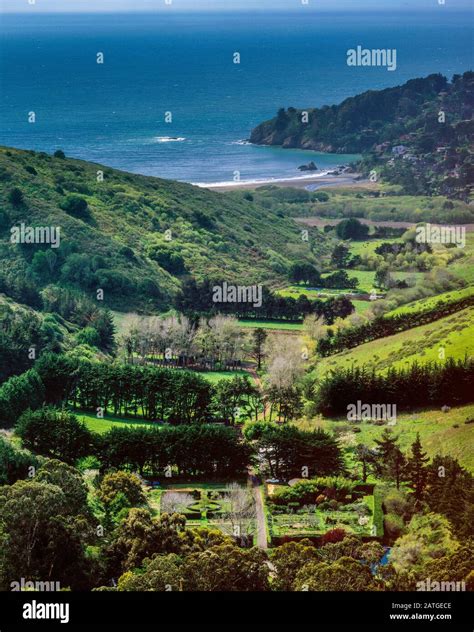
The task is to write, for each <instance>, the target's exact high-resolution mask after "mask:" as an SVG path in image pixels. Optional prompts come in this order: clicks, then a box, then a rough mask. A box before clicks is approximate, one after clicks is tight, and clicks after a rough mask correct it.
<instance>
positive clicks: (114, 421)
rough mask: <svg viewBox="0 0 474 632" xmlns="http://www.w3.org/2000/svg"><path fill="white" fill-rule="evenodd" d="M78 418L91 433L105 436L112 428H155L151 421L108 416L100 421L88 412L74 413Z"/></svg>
mask: <svg viewBox="0 0 474 632" xmlns="http://www.w3.org/2000/svg"><path fill="white" fill-rule="evenodd" d="M72 412H73V413H74V414H75V415H77V417H78V418H79V419H80V420H81V421H83V422H84V423H85V424H86V426H87V427H88V428H89V430H90V431H91V432H97V433H98V434H104V433H106V432H108V431H109V430H112V428H120V427H124V426H127V427H129V428H136V427H138V426H149V427H151V426H154V425H156V424H153V423H151V422H149V421H140V420H137V419H126V418H124V417H114V416H113V415H106V416H105V417H104V418H103V419H99V418H98V417H96V415H93V414H92V413H87V412H82V411H80V412H77V411H74V410H73V411H72Z"/></svg>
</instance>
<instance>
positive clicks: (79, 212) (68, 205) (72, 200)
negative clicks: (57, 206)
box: [61, 194, 92, 222]
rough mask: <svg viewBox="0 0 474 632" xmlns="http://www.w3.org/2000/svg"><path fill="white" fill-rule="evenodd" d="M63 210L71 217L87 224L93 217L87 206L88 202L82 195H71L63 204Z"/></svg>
mask: <svg viewBox="0 0 474 632" xmlns="http://www.w3.org/2000/svg"><path fill="white" fill-rule="evenodd" d="M61 208H62V209H63V210H64V211H66V213H68V214H69V215H72V216H73V217H75V218H77V219H81V220H83V221H85V222H87V221H89V220H90V219H91V217H92V215H91V212H90V209H89V207H88V205H87V200H85V199H84V198H82V197H81V196H80V195H76V194H69V195H68V196H67V197H66V199H65V200H64V202H63V203H62V204H61Z"/></svg>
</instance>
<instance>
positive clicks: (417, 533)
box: [390, 513, 459, 573]
mask: <svg viewBox="0 0 474 632" xmlns="http://www.w3.org/2000/svg"><path fill="white" fill-rule="evenodd" d="M458 546H459V544H458V542H457V541H456V540H455V539H454V538H453V536H452V534H451V525H450V524H449V522H448V520H447V518H445V517H444V516H441V515H439V514H433V513H429V514H425V515H419V514H417V515H415V516H414V517H413V518H412V519H411V521H410V523H409V525H408V529H407V533H406V535H403V536H402V537H401V538H398V540H397V541H396V542H395V544H394V546H393V548H392V551H391V553H390V562H391V563H392V564H393V566H394V568H395V570H396V571H397V572H405V573H409V572H411V571H417V570H418V569H419V568H420V567H421V566H422V565H423V564H425V563H426V562H427V561H429V560H434V559H438V558H440V557H443V556H446V555H449V554H451V553H453V552H454V551H456V549H457V548H458Z"/></svg>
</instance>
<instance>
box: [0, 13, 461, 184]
mask: <svg viewBox="0 0 474 632" xmlns="http://www.w3.org/2000/svg"><path fill="white" fill-rule="evenodd" d="M471 24H472V22H471V16H470V15H469V14H465V13H460V12H455V11H454V12H453V11H450V10H449V9H446V8H444V9H443V10H441V11H440V10H439V7H438V6H437V7H436V10H433V11H425V12H424V13H411V12H407V11H406V10H403V11H402V10H401V11H400V13H399V14H392V13H388V12H387V11H385V12H383V13H357V12H354V13H352V14H348V13H347V12H346V13H325V14H321V15H317V14H314V13H313V14H308V15H302V14H300V13H293V14H274V15H271V14H267V13H265V14H251V15H249V14H243V13H235V14H233V13H230V14H221V15H217V14H201V15H198V14H195V15H189V14H187V15H177V14H174V15H173V14H165V15H163V14H154V15H152V14H150V15H145V14H134V15H130V14H128V15H126V14H121V15H120V14H117V15H84V14H82V15H40V14H38V15H21V16H19V15H4V16H2V17H1V34H0V144H2V145H9V146H14V147H19V148H25V149H36V150H43V151H48V152H51V151H54V150H56V149H58V148H62V149H63V150H64V151H65V152H66V154H67V155H68V156H72V157H76V158H82V159H86V160H91V161H94V162H99V163H103V164H106V165H109V166H112V167H117V168H120V169H125V170H128V171H132V172H136V173H142V174H147V175H155V176H160V177H164V178H172V179H176V180H182V181H186V182H194V183H211V182H227V181H232V180H233V179H234V177H235V175H236V172H239V174H240V178H241V179H242V180H245V181H247V180H264V179H271V178H282V177H297V176H298V175H299V172H298V170H297V167H298V166H299V165H301V164H302V163H305V162H308V161H309V160H314V161H315V162H316V164H317V165H318V167H319V168H320V169H328V168H331V167H334V166H335V165H339V164H343V163H345V162H348V161H349V160H351V157H350V156H331V155H321V154H315V153H314V152H302V151H298V150H283V149H280V148H271V147H255V146H252V145H249V144H246V143H244V142H242V141H244V140H245V139H247V138H248V137H249V135H250V131H251V129H252V128H253V127H254V126H255V125H256V124H258V123H259V122H261V121H264V120H267V119H269V118H271V117H272V116H274V114H275V113H276V111H277V109H278V108H279V107H288V106H294V107H302V108H304V107H318V106H322V105H324V104H333V103H339V102H341V101H342V100H343V99H344V98H346V97H348V96H352V95H355V94H357V93H360V92H362V91H364V90H367V89H379V88H384V87H388V86H393V85H398V84H401V83H403V82H405V81H406V80H408V79H410V78H414V77H419V76H425V75H427V74H430V73H433V72H441V73H443V74H445V75H447V76H449V77H451V76H452V75H453V74H454V73H462V72H464V71H466V70H469V69H471V68H472V66H473V64H472V34H471V31H470V28H471V27H470V25H471ZM357 45H361V46H363V47H366V48H391V49H392V48H396V49H397V69H396V71H394V72H389V71H388V70H387V69H385V68H381V67H380V68H370V67H363V68H354V67H349V66H347V63H346V59H347V57H346V53H347V50H348V49H350V48H356V47H357ZM99 52H100V53H103V55H104V63H103V64H97V63H96V59H97V57H96V56H97V53H99ZM235 52H238V53H240V57H241V63H240V64H234V63H233V55H234V53H235ZM29 112H35V115H36V122H35V123H34V124H33V123H28V113H29ZM166 112H171V114H172V122H171V123H166V122H165V113H166Z"/></svg>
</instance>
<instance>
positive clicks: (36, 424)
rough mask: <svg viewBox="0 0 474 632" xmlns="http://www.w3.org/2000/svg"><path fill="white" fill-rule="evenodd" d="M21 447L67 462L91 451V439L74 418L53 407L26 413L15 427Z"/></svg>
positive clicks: (89, 434)
mask: <svg viewBox="0 0 474 632" xmlns="http://www.w3.org/2000/svg"><path fill="white" fill-rule="evenodd" d="M15 431H16V434H17V435H18V436H19V437H20V438H21V440H22V442H23V446H24V447H25V448H27V449H28V450H32V451H33V452H36V453H37V454H42V455H43V456H47V457H50V458H53V459H60V460H61V461H66V463H74V462H75V461H76V459H79V458H80V457H82V456H87V455H88V454H90V453H91V452H92V443H93V437H92V434H91V432H90V431H89V430H88V429H87V427H86V426H85V425H84V423H82V422H80V421H79V420H78V419H77V417H76V416H75V415H72V414H71V413H69V412H67V411H65V410H59V409H56V408H53V407H44V408H40V409H39V410H37V411H34V412H32V411H27V412H25V413H24V414H23V415H22V416H21V417H20V419H19V420H18V423H17V425H16V428H15Z"/></svg>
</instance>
